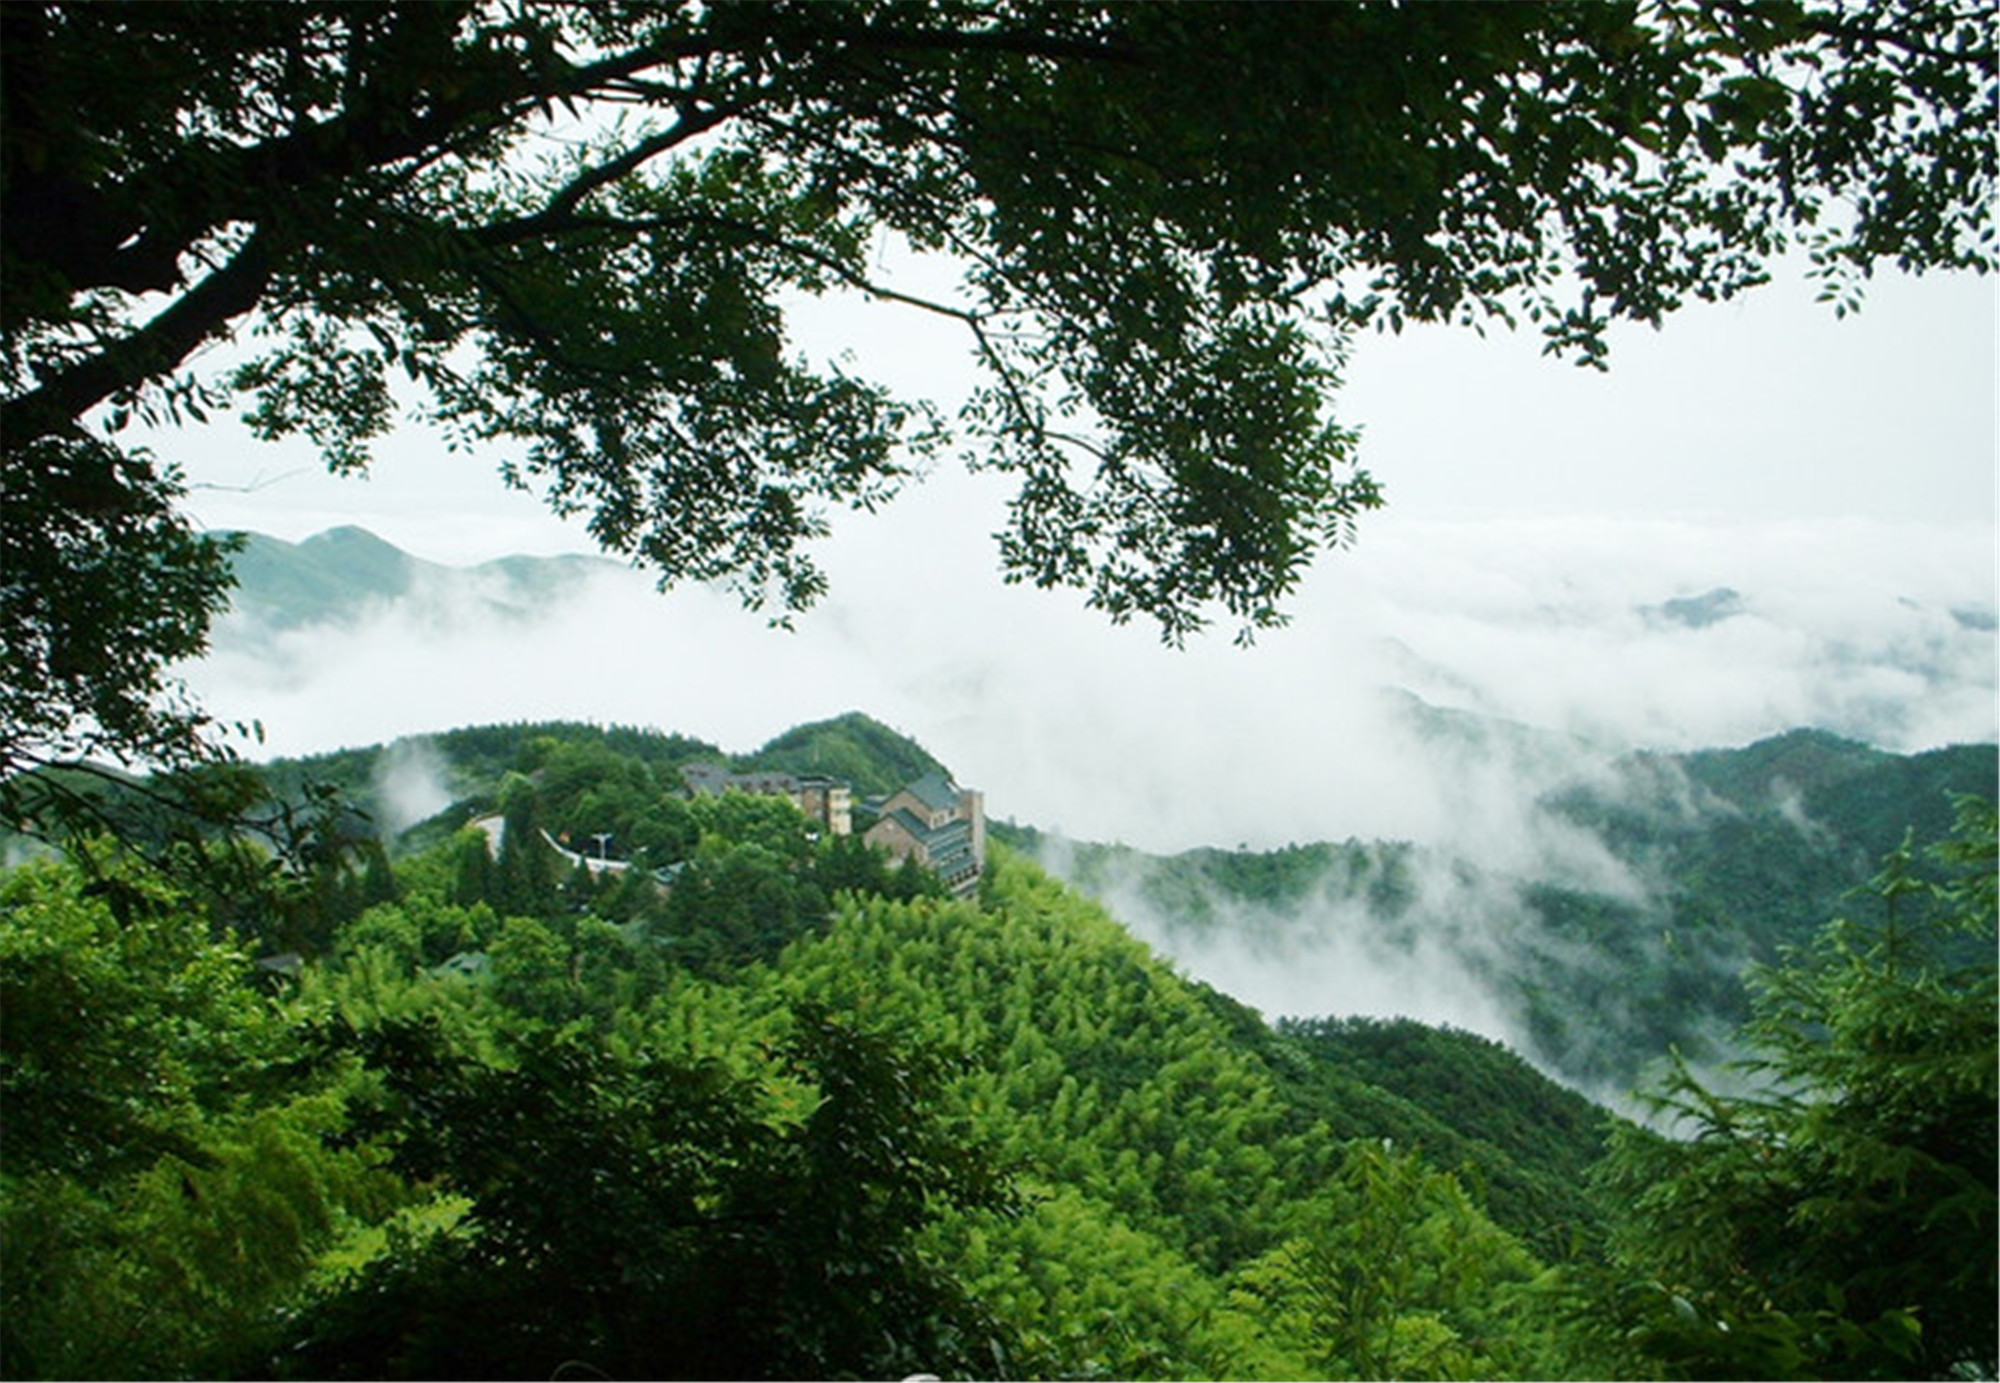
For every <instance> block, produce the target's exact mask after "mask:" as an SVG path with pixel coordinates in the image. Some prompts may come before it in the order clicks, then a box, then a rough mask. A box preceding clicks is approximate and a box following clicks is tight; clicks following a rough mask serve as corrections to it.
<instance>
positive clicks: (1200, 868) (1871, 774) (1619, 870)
mask: <svg viewBox="0 0 2000 1383" xmlns="http://www.w3.org/2000/svg"><path fill="white" fill-rule="evenodd" d="M1432 719H1433V720H1434V721H1435V722H1436V723H1437V724H1438V725H1439V726H1440V727H1445V726H1448V727H1449V733H1450V734H1452V735H1453V736H1454V737H1456V738H1458V739H1459V740H1461V741H1476V742H1480V743H1484V742H1488V741H1491V740H1493V739H1494V738H1496V737H1498V738H1503V739H1507V738H1510V737H1511V741H1514V742H1518V741H1519V739H1520V736H1521V735H1524V734H1527V733H1528V732H1526V731H1518V730H1512V729H1510V727H1507V726H1506V725H1505V724H1504V723H1501V724H1489V723H1486V722H1482V721H1480V720H1479V719H1478V718H1476V717H1467V716H1463V715H1458V716H1453V717H1450V718H1441V717H1436V716H1433V717H1432ZM1439 733H1446V730H1445V729H1442V728H1441V729H1440V731H1439ZM1997 770H2000V754H1996V750H1995V747H1994V746H1992V745H1961V746H1954V747H1951V748H1946V749H1938V750H1933V751H1930V752H1927V753H1922V754H1914V755H1898V754H1891V753H1886V752H1884V751H1881V750H1877V749H1873V748H1870V747H1869V746H1867V745H1863V744H1858V743H1855V742H1853V741H1850V740H1843V739H1840V738H1839V737H1837V736H1833V735H1829V734H1826V733H1825V732H1823V731H1813V730H1800V731H1795V732H1792V733H1790V734H1786V735H1781V736H1777V737H1775V738H1772V739H1769V740H1764V741H1760V742H1759V743H1756V744H1753V745H1749V746H1746V747H1744V748H1741V749H1728V750H1707V751H1702V752H1698V753H1693V754H1685V755H1669V754H1639V755H1632V756H1628V757H1624V758H1619V759H1614V760H1610V761H1608V762H1607V763H1606V764H1604V765H1603V766H1602V767H1601V768H1600V767H1598V766H1596V765H1593V764H1591V763H1589V762H1588V761H1585V762H1584V763H1583V764H1582V766H1581V767H1579V768H1578V769H1577V771H1576V772H1575V774H1574V775H1573V777H1574V782H1573V785H1572V786H1569V787H1565V788H1562V789H1559V790H1556V791H1553V792H1550V793H1547V794H1546V795H1545V796H1543V797H1542V798H1541V799H1540V800H1524V801H1522V802H1520V803H1518V804H1517V808H1518V810H1519V812H1520V813H1521V814H1522V815H1523V816H1538V817H1539V818H1540V819H1541V820H1543V821H1546V822H1552V823H1556V825H1557V826H1558V827H1561V828H1567V829H1568V831H1569V832H1570V835H1569V837H1568V838H1569V839H1572V840H1581V841H1582V842H1584V845H1585V846H1586V847H1588V851H1589V853H1587V854H1586V853H1584V852H1583V851H1581V850H1579V851H1577V852H1576V853H1577V854H1579V855H1581V856H1582V857H1583V859H1584V860H1585V861H1586V862H1587V863H1588V864H1589V865H1590V869H1589V870H1585V869H1583V868H1580V867H1575V866H1573V865H1571V866H1569V867H1565V866H1566V865H1568V862H1567V861H1564V860H1553V861H1551V862H1549V864H1548V865H1547V872H1545V873H1540V874H1524V873H1520V872H1511V871H1503V870H1497V869H1494V868H1493V867H1491V866H1482V865H1479V864H1476V863H1473V862H1471V861H1469V860H1467V859H1465V858H1462V857H1459V856H1457V855H1454V854H1453V853H1451V852H1449V851H1447V850H1441V849H1438V848H1435V847H1422V846H1417V845H1414V844H1410V843H1407V842H1384V841H1356V840H1349V841H1345V842H1340V843H1331V842H1320V843H1315V844H1310V845H1293V846H1289V847H1286V848H1284V849H1281V850H1276V851H1264V852H1253V851H1241V850H1239V851H1227V850H1217V849H1202V850H1194V851H1189V852H1186V853H1183V854H1180V855H1176V856H1173V857H1171V858H1163V857H1157V856H1151V855H1147V854H1145V853H1144V852H1142V851H1137V850H1133V849H1131V848H1129V847H1124V846H1113V845H1100V844H1091V843H1085V842H1077V841H1070V840H1065V839H1061V838H1059V837H1052V836H1049V835H1047V834H1045V833H1043V832H1040V831H1038V830H1036V829H1034V828H1032V827H1029V828H1013V829H1011V830H1010V829H1009V828H1006V827H1002V828H1000V833H1001V835H1002V836H1003V837H1004V838H1006V839H1008V840H1010V841H1011V842H1012V843H1013V844H1014V845H1015V846H1016V847H1017V848H1020V849H1023V850H1025V851H1027V852H1029V853H1031V854H1034V855H1036V856H1037V857H1038V858H1040V859H1042V860H1043V861H1044V862H1045V863H1047V864H1048V865H1049V866H1050V867H1051V868H1052V869H1054V870H1055V871H1056V872H1057V873H1059V874H1060V875H1061V876H1062V877H1063V878H1065V879H1067V880H1069V881H1070V882H1072V883H1074V884H1075V885H1076V886H1077V887H1079V888H1081V889H1082V890H1084V891H1085V892H1086V893H1089V894H1091V895H1092V896H1095V897H1098V898H1100V899H1103V900H1106V901H1107V902H1108V903H1109V905H1110V906H1111V907H1112V909H1113V911H1114V912H1116V913H1118V915H1119V916H1120V917H1121V918H1122V919H1123V920H1125V921H1127V922H1128V923H1130V924H1132V925H1135V926H1138V927H1139V928H1140V929H1141V931H1142V932H1143V934H1145V935H1147V936H1148V937H1150V938H1151V939H1153V940H1154V942H1155V944H1157V945H1160V946H1161V947H1162V948H1163V949H1164V950H1165V951H1166V952H1167V953H1169V954H1170V955H1175V956H1179V957H1182V958H1183V960H1184V963H1186V964H1188V965H1190V966H1192V967H1193V968H1194V969H1195V970H1196V971H1197V972H1200V971H1201V970H1202V968H1203V966H1204V964H1205V963H1214V968H1218V969H1220V968H1224V966H1223V965H1222V964H1221V963H1220V961H1222V960H1226V961H1228V962H1231V963H1232V964H1231V966H1230V967H1229V968H1233V969H1234V970H1237V971H1241V970H1243V969H1245V968H1254V966H1255V965H1256V964H1258V963H1259V962H1260V959H1261V958H1266V957H1268V958H1269V963H1271V964H1273V965H1282V966H1285V967H1289V968H1290V969H1292V970H1294V971H1297V970H1299V969H1306V970H1310V968H1311V967H1312V965H1313V964H1314V963H1315V962H1314V955H1315V954H1316V953H1319V952H1322V951H1324V952H1327V953H1332V952H1333V951H1335V950H1336V948H1337V947H1338V946H1340V945H1347V946H1349V947H1351V946H1353V945H1357V944H1358V945H1360V946H1362V947H1364V948H1372V950H1374V951H1375V952H1377V953H1380V954H1385V955H1389V956H1394V957H1401V958H1413V959H1414V958H1419V957H1423V956H1442V957H1446V958H1448V962H1449V964H1450V966H1451V967H1452V968H1453V971H1454V974H1455V975H1460V976H1462V977H1463V978H1464V980H1465V983H1466V985H1467V986H1468V988H1470V989H1471V990H1473V991H1476V993H1477V994H1478V996H1479V997H1480V998H1481V999H1482V1000H1484V1001H1488V1002H1490V1005H1491V1007H1492V1008H1493V1010H1494V1011H1495V1012H1497V1013H1498V1014H1499V1015H1501V1016H1502V1019H1503V1020H1504V1023H1505V1027H1506V1029H1507V1031H1506V1036H1507V1037H1508V1038H1509V1040H1510V1041H1512V1042H1514V1043H1515V1044H1516V1045H1517V1046H1518V1047H1520V1048H1521V1050H1523V1051H1524V1052H1525V1053H1526V1054H1528V1055H1529V1056H1531V1057H1532V1058H1533V1059H1534V1060H1535V1061H1536V1062H1537V1063H1539V1064H1540V1065H1541V1066H1542V1067H1543V1068H1544V1069H1546V1070H1550V1071H1554V1072H1557V1073H1559V1074H1561V1075H1562V1076H1563V1077H1564V1078H1565V1079H1567V1080H1569V1081H1572V1082H1574V1083H1576V1084H1578V1085H1580V1086H1582V1087H1584V1088H1589V1089H1595V1090H1602V1091H1607V1092H1613V1093H1616V1092H1622V1091H1624V1090H1628V1089H1630V1088H1631V1087H1632V1086H1633V1085H1635V1084H1636V1083H1637V1082H1638V1081H1639V1080H1640V1079H1641V1076H1642V1074H1643V1073H1644V1071H1645V1070H1646V1068H1647V1066H1648V1064H1649V1063H1656V1062H1658V1061H1659V1060H1660V1059H1661V1058H1662V1057H1663V1056H1664V1054H1665V1053H1666V1052H1667V1051H1668V1050H1670V1049H1678V1050H1679V1051H1681V1052H1683V1053H1684V1054H1686V1055H1688V1056H1689V1057H1690V1058H1693V1059H1697V1060H1702V1061H1715V1060H1718V1059H1721V1058H1722V1057H1724V1056H1726V1055H1728V1054H1729V1050H1730V1044H1729V1043H1728V1041H1727V1034H1728V1033H1729V1032H1730V1031H1731V1030H1733V1029H1734V1028H1735V1027H1736V1026H1737V1025H1738V1024H1740V1023H1741V1022H1742V1021H1743V1019H1744V1018H1745V1017H1746V1016H1747V1014H1748V1002H1749V994H1748V991H1747V990H1746V988H1745V985H1744V975H1745V973H1746V969H1747V967H1749V966H1751V965H1753V964H1758V963H1763V964H1768V963H1771V962H1773V961H1775V960H1776V959H1777V958H1778V957H1779V956H1780V955H1781V954H1782V953H1783V952H1784V951H1785V950H1786V949H1787V948H1792V947H1798V946H1802V945H1804V944H1805V943H1806V942H1807V941H1808V940H1810V938H1811V937H1812V935H1813V933H1814V932H1815V931H1816V930H1817V928H1818V927H1819V926H1820V925H1821V924H1822V923H1823V922H1824V921H1825V920H1826V919H1827V918H1828V917H1830V916H1832V915H1833V914H1835V913H1836V912H1839V911H1840V910H1841V909H1842V908H1843V907H1844V906H1845V901H1846V899H1847V897H1848V895H1849V894H1850V893H1851V892H1852V891H1853V890H1854V889H1856V888H1858V887H1860V886H1861V885H1863V884H1865V883H1866V882H1867V881H1868V879H1869V878H1870V877H1872V875H1873V874H1874V872H1875V870H1876V868H1877V866H1878V865H1879V862H1880V860H1881V859H1882V857H1883V856H1884V855H1885V854H1887V853H1888V852H1890V851H1892V850H1894V849H1896V848H1897V847H1898V846H1899V845H1900V844H1901V843H1902V841H1903V838H1904V835H1905V833H1906V832H1914V833H1915V834H1916V836H1917V838H1919V839H1936V838H1938V837H1940V836H1941V835H1943V834H1944V832H1945V831H1946V830H1947V829H1948V828H1949V826H1950V821H1951V813H1952V798H1953V795H1954V794H1963V793H1970V794H1973V795H1976V796H1980V797H1983V798H1986V799H1989V800H1990V799H1991V798H1992V796H1993V793H1994V785H1995V778H1996V771H1997ZM1246 958H1247V959H1246ZM1327 963H1328V964H1329V965H1330V964H1332V963H1333V962H1331V961H1329V962H1327ZM1393 997H1394V996H1393V995H1391V996H1387V999H1388V1001H1393ZM1321 1011H1322V1010H1318V1009H1307V1010H1304V1011H1303V1012H1302V1013H1301V1014H1300V1016H1303V1017H1308V1018H1311V1017H1317V1016H1319V1014H1320V1013H1321Z"/></svg>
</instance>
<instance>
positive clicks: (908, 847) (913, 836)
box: [862, 773, 986, 895]
mask: <svg viewBox="0 0 2000 1383" xmlns="http://www.w3.org/2000/svg"><path fill="white" fill-rule="evenodd" d="M868 805H869V807H870V809H871V810H873V811H874V813H875V815H876V820H875V824H874V825H872V826H870V827H869V828H868V830H867V832H866V833H865V834H864V835H863V836H862V839H863V840H865V841H867V842H868V843H869V844H870V845H873V846H875V847H876V848H877V849H880V850H885V851H887V852H888V853H889V854H890V855H891V856H893V857H894V858H896V859H898V860H901V859H907V858H911V857H914V858H915V859H916V861H917V863H918V864H920V865H922V866H924V867H925V868H927V869H930V870H932V871H934V872H935V873H936V874H937V876H938V877H939V878H941V879H943V880H944V882H945V885H946V886H947V887H949V888H950V889H951V890H952V891H953V892H954V893H958V894H961V895H963V894H969V893H971V892H972V891H973V890H974V889H975V888H977V887H978V886H979V876H980V874H981V873H982V872H983V871H984V870H985V867H986V797H985V794H983V793H981V792H978V791H975V790H974V789H971V788H961V787H959V786H958V784H956V783H954V782H952V781H951V779H949V778H947V777H945V776H944V775H943V774H942V773H931V774H926V775H925V776H924V777H922V778H919V779H918V780H917V781H916V782H914V783H911V784H909V785H908V786H907V787H904V788H901V789H898V790H897V791H895V792H893V793H891V794H889V796H887V797H885V798H883V799H882V800H881V801H879V802H871V803H869V804H868Z"/></svg>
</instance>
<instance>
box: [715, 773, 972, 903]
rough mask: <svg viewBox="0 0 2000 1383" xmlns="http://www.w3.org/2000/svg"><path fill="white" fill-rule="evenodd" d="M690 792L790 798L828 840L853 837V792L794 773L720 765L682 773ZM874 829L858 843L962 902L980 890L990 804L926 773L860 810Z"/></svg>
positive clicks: (840, 784)
mask: <svg viewBox="0 0 2000 1383" xmlns="http://www.w3.org/2000/svg"><path fill="white" fill-rule="evenodd" d="M681 778H682V780H683V781H685V782H686V783H687V785H688V788H689V790H690V791H693V792H696V793H699V794H703V795H719V794H721V793H725V792H748V793H760V794H769V795H773V796H781V797H789V798H791V799H792V801H793V802H795V803H797V804H798V807H799V810H800V811H802V812H804V813H805V814H806V815H807V816H808V817H810V818H811V819H812V820H814V821H816V822H818V823H819V824H820V825H821V827H822V828H823V829H824V830H825V831H826V832H827V833H828V834H829V835H837V836H845V835H852V834H854V814H855V803H854V794H853V790H852V789H851V788H850V787H849V786H848V785H847V784H846V783H843V782H840V781H839V780H838V779H834V778H827V777H823V776H819V775H812V774H808V775H798V774H791V773H732V772H731V771H729V770H728V769H726V768H724V767H723V766H722V765H720V764H690V765H688V766H686V767H684V768H683V769H682V770H681ZM861 810H862V812H863V813H864V814H865V815H866V816H867V817H868V818H870V819H871V824H870V825H869V826H868V827H867V829H866V830H864V831H863V832H862V834H861V838H862V839H863V840H865V841H867V842H868V844H870V845H872V846H874V847H875V848H876V849H878V850H882V851H884V852H885V853H887V854H888V855H889V856H890V858H892V859H894V860H897V861H899V862H900V861H902V860H905V859H915V860H916V862H917V863H918V864H919V865H921V866H922V867H924V868H926V869H929V870H931V871H932V872H933V873H935V874H936V875H937V876H938V877H939V878H940V879H942V880H943V881H944V883H945V886H946V887H947V888H949V889H951V890H952V891H953V892H954V893H957V894H961V895H964V894H969V893H971V892H972V891H973V890H974V889H976V888H977V887H978V886H979V876H980V875H981V874H982V873H983V872H984V871H985V867H986V797H985V794H984V793H981V792H979V791H977V790H976V789H973V788H962V787H960V786H959V785H958V784H956V783H954V782H952V781H951V779H949V778H947V777H946V776H945V775H944V774H942V773H927V774H925V775H924V776H923V777H921V778H919V779H917V780H916V781H915V782H913V783H909V784H907V785H905V786H903V787H901V788H898V789H897V790H896V791H895V792H892V793H890V794H889V795H888V796H887V797H879V798H873V799H870V800H868V801H865V802H863V803H862V804H861Z"/></svg>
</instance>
